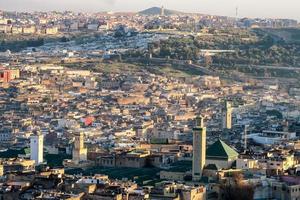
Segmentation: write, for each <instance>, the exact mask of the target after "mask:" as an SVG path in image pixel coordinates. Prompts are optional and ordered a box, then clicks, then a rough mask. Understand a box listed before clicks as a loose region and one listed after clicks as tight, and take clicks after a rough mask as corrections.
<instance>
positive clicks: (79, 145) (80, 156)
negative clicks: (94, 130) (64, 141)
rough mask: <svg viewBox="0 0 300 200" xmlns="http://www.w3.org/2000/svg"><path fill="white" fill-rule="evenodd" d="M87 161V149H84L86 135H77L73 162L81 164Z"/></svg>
mask: <svg viewBox="0 0 300 200" xmlns="http://www.w3.org/2000/svg"><path fill="white" fill-rule="evenodd" d="M86 160H87V149H86V148H84V134H83V133H77V134H76V135H75V142H74V149H73V162H74V163H77V164H78V163H79V162H80V161H86Z"/></svg>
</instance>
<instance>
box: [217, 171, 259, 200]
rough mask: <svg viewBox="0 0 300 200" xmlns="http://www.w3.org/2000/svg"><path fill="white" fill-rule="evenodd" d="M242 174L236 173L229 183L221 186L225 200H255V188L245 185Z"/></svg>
mask: <svg viewBox="0 0 300 200" xmlns="http://www.w3.org/2000/svg"><path fill="white" fill-rule="evenodd" d="M243 180H244V177H243V175H242V174H241V173H235V174H234V175H233V177H232V178H229V179H228V181H227V182H223V183H222V184H221V186H220V189H221V191H222V199H224V200H241V199H243V200H253V197H254V187H253V186H252V185H250V184H247V183H245V182H244V181H243Z"/></svg>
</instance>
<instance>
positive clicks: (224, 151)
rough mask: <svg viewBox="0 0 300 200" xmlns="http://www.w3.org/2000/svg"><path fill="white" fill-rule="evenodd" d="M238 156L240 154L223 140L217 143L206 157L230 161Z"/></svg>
mask: <svg viewBox="0 0 300 200" xmlns="http://www.w3.org/2000/svg"><path fill="white" fill-rule="evenodd" d="M238 155H239V154H238V153H237V152H236V151H235V150H234V149H232V148H231V147H230V146H228V145H227V144H226V143H225V142H223V141H222V140H218V141H216V142H215V143H214V144H212V145H211V146H210V147H209V148H208V149H207V150H206V157H208V158H211V157H215V158H221V159H222V158H225V159H228V158H233V157H237V156H238Z"/></svg>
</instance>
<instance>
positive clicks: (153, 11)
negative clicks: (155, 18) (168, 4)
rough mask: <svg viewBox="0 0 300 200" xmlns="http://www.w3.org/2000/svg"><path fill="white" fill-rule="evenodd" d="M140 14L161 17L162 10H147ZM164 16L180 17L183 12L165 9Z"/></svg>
mask: <svg viewBox="0 0 300 200" xmlns="http://www.w3.org/2000/svg"><path fill="white" fill-rule="evenodd" d="M139 14H140V15H160V14H161V8H159V7H152V8H148V9H146V10H143V11H140V12H139ZM164 14H165V15H178V14H183V12H180V11H176V10H168V9H164Z"/></svg>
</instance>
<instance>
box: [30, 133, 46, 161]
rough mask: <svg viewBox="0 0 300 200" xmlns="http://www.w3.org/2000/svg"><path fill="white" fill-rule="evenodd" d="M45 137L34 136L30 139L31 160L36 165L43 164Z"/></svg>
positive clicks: (40, 135)
mask: <svg viewBox="0 0 300 200" xmlns="http://www.w3.org/2000/svg"><path fill="white" fill-rule="evenodd" d="M43 147H44V136H43V135H42V134H39V133H38V134H36V135H32V136H31V137H30V159H31V160H34V161H35V164H36V165H39V164H41V163H43V156H44V155H43Z"/></svg>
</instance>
